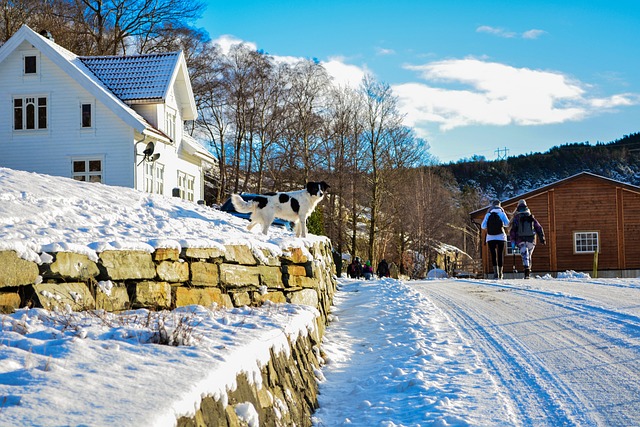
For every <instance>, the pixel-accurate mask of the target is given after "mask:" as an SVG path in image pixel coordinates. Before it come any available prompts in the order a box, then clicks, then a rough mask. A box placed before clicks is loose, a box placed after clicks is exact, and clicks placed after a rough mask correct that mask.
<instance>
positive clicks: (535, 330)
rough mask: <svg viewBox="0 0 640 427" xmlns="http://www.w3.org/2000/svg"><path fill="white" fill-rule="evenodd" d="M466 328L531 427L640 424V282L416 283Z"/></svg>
mask: <svg viewBox="0 0 640 427" xmlns="http://www.w3.org/2000/svg"><path fill="white" fill-rule="evenodd" d="M410 283H411V286H412V287H413V288H415V289H416V290H417V291H419V293H420V294H422V295H423V296H425V297H426V298H428V299H429V300H431V301H432V302H433V303H434V304H435V305H436V306H437V307H438V308H439V309H441V310H442V311H443V312H444V313H445V314H446V315H447V316H448V317H449V319H450V320H451V322H452V323H453V324H455V325H457V328H458V329H459V331H460V333H461V334H463V335H464V336H466V339H468V340H469V341H470V342H472V345H473V347H474V349H475V351H476V352H477V353H478V355H479V358H480V359H481V360H482V361H483V362H484V364H485V365H486V366H487V368H488V371H489V372H490V373H491V375H492V376H493V378H494V380H495V381H496V383H497V386H498V388H499V389H500V390H502V391H503V393H504V396H505V400H506V401H507V405H509V406H510V410H511V411H513V413H514V414H515V419H516V420H519V422H520V425H522V426H536V427H538V426H625V427H629V426H640V281H639V280H638V279H631V280H617V279H602V280H597V279H576V280H566V279H565V280H542V279H533V280H528V281H525V280H504V281H489V280H430V281H421V282H410Z"/></svg>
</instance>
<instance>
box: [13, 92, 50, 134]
mask: <svg viewBox="0 0 640 427" xmlns="http://www.w3.org/2000/svg"><path fill="white" fill-rule="evenodd" d="M43 99H44V105H42V104H41V102H42V100H43ZM17 100H20V101H21V104H22V105H21V106H19V107H18V106H16V101H17ZM29 105H33V127H32V128H29V127H27V125H28V123H29V121H28V116H29V115H28V114H27V108H28V106H29ZM49 105H50V102H49V96H48V95H44V94H33V95H18V96H13V98H12V100H11V111H12V113H13V114H12V118H13V131H14V132H25V131H27V132H29V131H38V130H47V129H49ZM18 108H20V109H21V114H22V120H21V122H22V123H21V125H20V126H21V127H20V128H16V114H17V110H18ZM41 108H44V121H45V123H44V126H43V127H40V109H41Z"/></svg>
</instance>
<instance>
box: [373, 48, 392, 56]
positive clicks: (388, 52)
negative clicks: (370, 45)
mask: <svg viewBox="0 0 640 427" xmlns="http://www.w3.org/2000/svg"><path fill="white" fill-rule="evenodd" d="M376 53H377V54H378V55H381V56H386V55H395V53H396V51H395V50H393V49H385V48H383V47H379V48H376Z"/></svg>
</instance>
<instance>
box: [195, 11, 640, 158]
mask: <svg viewBox="0 0 640 427" xmlns="http://www.w3.org/2000/svg"><path fill="white" fill-rule="evenodd" d="M207 4H208V8H207V10H206V12H205V15H204V17H203V20H202V21H200V22H199V25H200V26H202V27H204V28H205V29H206V30H207V31H208V32H209V35H210V36H211V38H212V39H214V40H220V43H221V44H224V43H228V42H229V41H230V40H235V41H242V42H246V43H250V44H252V45H254V46H255V47H256V48H258V49H262V50H264V51H266V52H268V53H269V54H271V55H274V56H284V57H301V58H317V59H319V60H320V61H321V62H323V63H324V64H325V65H326V67H327V69H328V70H329V71H330V73H331V74H332V75H333V76H334V77H335V79H336V81H338V82H350V83H351V84H356V82H358V81H359V79H360V78H361V77H362V76H363V75H364V73H370V74H372V75H373V76H374V77H375V78H376V79H377V80H379V81H382V82H385V83H388V84H389V85H391V86H392V88H393V89H394V92H395V94H396V95H397V96H398V99H399V105H400V107H401V111H402V112H403V113H404V114H406V119H405V121H406V123H407V124H408V125H410V126H411V127H413V128H414V129H415V130H416V133H417V134H418V135H419V136H421V137H423V138H425V139H426V140H427V141H428V142H429V144H430V153H431V154H433V155H434V156H436V157H437V158H438V159H439V160H440V161H442V162H445V163H446V162H449V161H456V160H458V159H460V158H466V157H471V156H473V155H481V156H485V157H486V158H487V159H490V160H491V159H495V158H496V157H497V155H498V153H496V150H497V149H501V150H503V149H504V148H506V149H508V155H511V156H513V155H518V154H526V153H530V152H538V151H546V150H548V149H549V148H551V147H553V146H556V145H561V144H564V143H568V142H584V141H589V142H591V143H592V144H595V143H596V142H598V141H600V142H610V141H612V140H615V139H618V138H621V137H622V136H624V135H626V134H630V133H635V132H638V131H640V43H639V42H638V39H639V38H640V37H639V36H640V1H637V0H633V1H631V0H629V1H627V0H622V1H618V0H608V1H600V0H598V1H589V0H581V1H574V0H564V1H545V0H537V1H519V0H510V1H472V0H456V1H453V0H438V1H434V0H424V1H409V0H394V1H384V2H383V1H377V0H368V1H364V0H358V1H349V0H343V1H337V0H322V1H316V0H306V1H304V0H303V1H282V0H270V1H257V0H242V1H236V0H231V1H229V0H224V1H223V0H209V1H207Z"/></svg>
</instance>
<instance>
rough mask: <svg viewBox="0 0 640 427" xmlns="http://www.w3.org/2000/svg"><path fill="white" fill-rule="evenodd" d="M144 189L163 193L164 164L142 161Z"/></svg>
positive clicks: (149, 191)
mask: <svg viewBox="0 0 640 427" xmlns="http://www.w3.org/2000/svg"><path fill="white" fill-rule="evenodd" d="M144 191H146V192H147V193H151V194H164V165H163V164H161V163H158V162H145V163H144Z"/></svg>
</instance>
